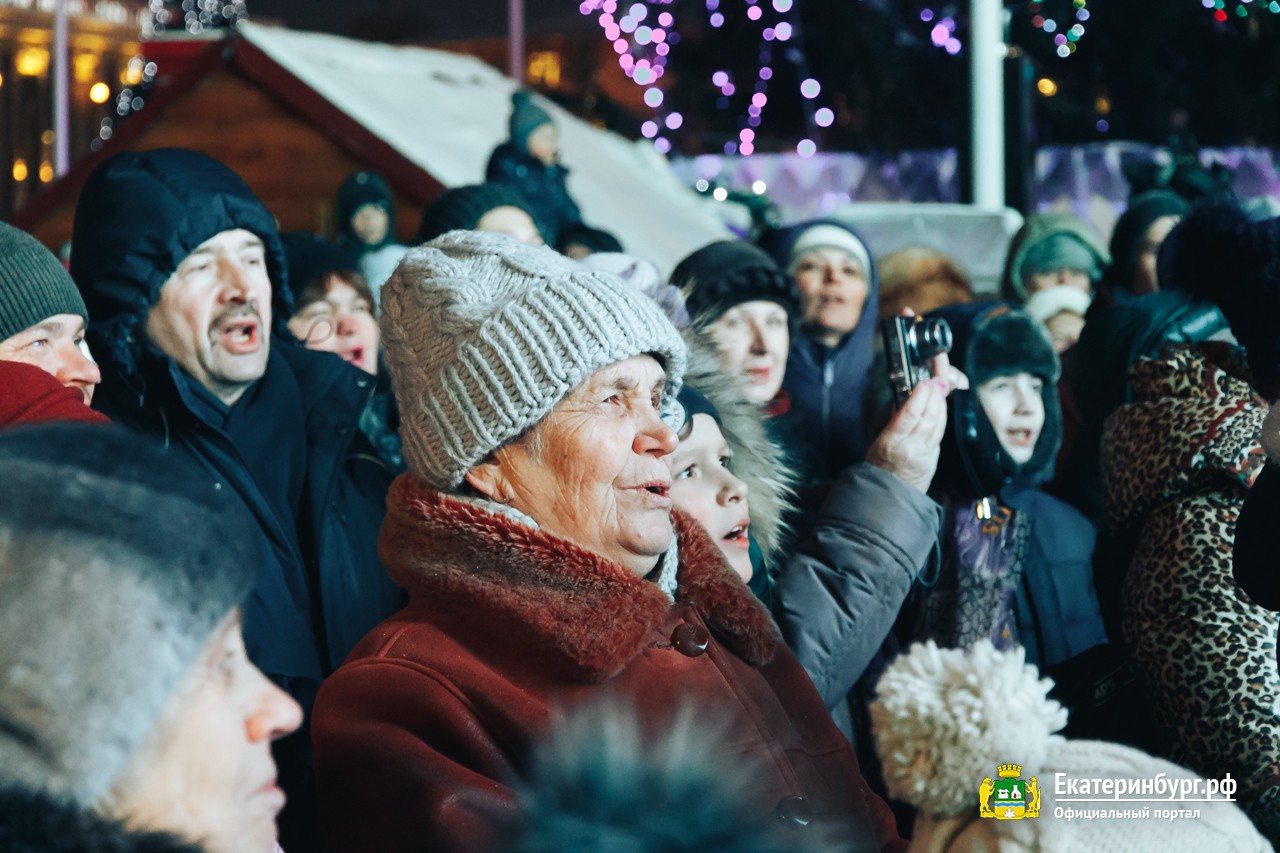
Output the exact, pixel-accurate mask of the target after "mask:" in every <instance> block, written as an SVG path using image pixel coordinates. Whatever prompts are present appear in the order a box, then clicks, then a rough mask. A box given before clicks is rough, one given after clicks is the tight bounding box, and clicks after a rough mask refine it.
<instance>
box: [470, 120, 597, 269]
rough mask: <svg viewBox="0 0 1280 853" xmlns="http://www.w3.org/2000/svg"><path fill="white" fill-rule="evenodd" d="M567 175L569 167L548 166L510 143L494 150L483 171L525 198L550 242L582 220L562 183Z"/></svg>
mask: <svg viewBox="0 0 1280 853" xmlns="http://www.w3.org/2000/svg"><path fill="white" fill-rule="evenodd" d="M568 176H569V170H568V169H566V168H565V167H564V166H561V165H560V164H559V163H556V164H555V165H554V166H548V165H546V164H544V163H543V162H542V161H541V160H539V159H538V158H536V157H534V156H533V155H532V154H530V153H529V152H527V151H525V150H523V149H521V148H517V147H516V146H515V144H513V143H511V142H504V143H502V144H501V145H499V146H498V147H497V148H495V149H494V150H493V154H491V155H490V156H489V165H488V167H487V168H486V169H485V173H484V179H485V180H486V181H489V182H491V183H495V184H505V185H507V186H509V187H512V188H513V189H515V190H518V191H519V192H520V194H521V195H523V196H524V197H525V200H526V201H528V202H529V204H530V206H532V207H533V209H534V213H535V214H536V215H535V217H534V218H535V219H536V220H537V221H538V224H539V225H540V226H542V229H543V231H544V234H545V236H546V238H547V242H548V243H550V244H551V245H555V244H556V241H557V240H559V239H560V232H561V231H563V230H564V229H565V228H566V227H568V226H570V225H575V224H577V223H580V222H582V212H581V211H580V210H578V204H577V202H575V201H574V200H573V196H571V195H569V188H568V187H567V186H566V184H565V180H566V179H567V178H568Z"/></svg>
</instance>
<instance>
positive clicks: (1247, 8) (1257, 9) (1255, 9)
mask: <svg viewBox="0 0 1280 853" xmlns="http://www.w3.org/2000/svg"><path fill="white" fill-rule="evenodd" d="M1200 5H1201V6H1203V7H1204V8H1206V9H1209V10H1212V12H1213V18H1214V20H1216V21H1217V22H1218V23H1220V24H1225V23H1226V22H1227V21H1228V20H1229V19H1230V18H1231V16H1232V15H1233V14H1234V15H1235V16H1236V17H1238V18H1247V17H1249V14H1250V13H1251V12H1252V13H1256V14H1259V15H1260V14H1262V13H1263V12H1270V13H1271V14H1273V15H1280V2H1276V0H1271V2H1270V3H1268V2H1265V0H1256V2H1255V0H1234V3H1233V4H1232V5H1233V6H1234V9H1233V10H1232V11H1231V12H1228V11H1227V5H1228V4H1227V2H1226V0H1200Z"/></svg>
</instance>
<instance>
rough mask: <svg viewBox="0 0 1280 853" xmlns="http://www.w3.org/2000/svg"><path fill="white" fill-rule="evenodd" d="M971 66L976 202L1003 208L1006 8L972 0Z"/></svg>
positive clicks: (997, 2)
mask: <svg viewBox="0 0 1280 853" xmlns="http://www.w3.org/2000/svg"><path fill="white" fill-rule="evenodd" d="M969 21H970V28H971V31H970V43H969V69H970V78H969V79H970V91H971V99H972V104H973V117H972V122H973V126H972V128H971V130H972V143H973V145H972V148H973V151H972V157H973V161H972V166H973V172H972V174H973V203H974V205H975V206H977V207H983V208H999V207H1003V206H1004V203H1005V192H1004V142H1005V140H1004V57H1005V44H1004V8H1003V4H1002V2H1001V0H970V4H969Z"/></svg>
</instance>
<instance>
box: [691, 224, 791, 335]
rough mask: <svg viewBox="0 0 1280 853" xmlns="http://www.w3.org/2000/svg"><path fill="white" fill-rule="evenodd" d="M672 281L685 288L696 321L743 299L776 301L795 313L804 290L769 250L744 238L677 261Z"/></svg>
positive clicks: (711, 317)
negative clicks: (781, 267)
mask: <svg viewBox="0 0 1280 853" xmlns="http://www.w3.org/2000/svg"><path fill="white" fill-rule="evenodd" d="M671 284H672V285H673V286H675V287H678V288H680V289H681V290H683V291H684V292H685V306H686V307H687V308H688V309H689V316H690V317H691V318H693V320H694V322H696V323H707V322H710V321H712V320H714V319H716V318H717V317H719V316H720V315H721V314H723V313H724V312H725V311H728V310H729V309H730V308H733V307H734V306H735V305H740V304H742V303H743V302H753V301H756V300H763V301H766V302H776V303H777V304H779V305H781V306H782V307H783V308H785V309H786V311H787V314H789V315H791V316H794V315H795V314H796V312H797V311H798V310H799V305H800V294H799V292H798V291H797V290H796V285H795V282H794V281H792V279H791V276H789V275H787V274H786V273H785V272H783V271H782V270H781V269H779V268H778V265H777V263H776V262H775V261H774V260H773V258H771V257H770V256H769V254H768V253H767V252H765V251H764V250H763V249H761V248H759V247H758V246H753V245H752V244H751V243H745V242H742V241H740V240H720V241H717V242H715V243H712V244H710V245H708V246H703V247H702V248H701V249H698V250H697V251H696V252H694V253H693V254H691V255H689V256H688V257H687V258H685V259H684V260H683V261H681V262H680V263H679V264H677V265H676V268H675V271H674V272H672V273H671Z"/></svg>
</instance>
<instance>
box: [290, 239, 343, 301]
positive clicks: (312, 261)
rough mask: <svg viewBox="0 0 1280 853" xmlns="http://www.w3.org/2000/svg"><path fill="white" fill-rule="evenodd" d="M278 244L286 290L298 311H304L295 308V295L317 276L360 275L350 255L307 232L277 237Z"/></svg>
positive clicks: (296, 299)
mask: <svg viewBox="0 0 1280 853" xmlns="http://www.w3.org/2000/svg"><path fill="white" fill-rule="evenodd" d="M280 242H281V243H283V244H284V254H285V258H286V260H287V262H288V268H289V282H290V285H291V288H290V289H291V291H292V293H293V302H294V305H295V307H296V308H298V309H301V308H304V307H306V306H303V305H299V304H298V295H299V294H300V293H302V291H304V290H306V289H307V287H309V286H310V285H311V284H312V283H313V282H314V281H316V280H317V279H319V278H320V277H321V276H325V275H328V274H330V273H335V272H336V273H355V274H357V275H359V274H360V262H359V261H358V260H357V259H356V256H355V255H354V254H353V253H351V252H349V251H347V250H346V249H344V248H342V247H341V246H339V245H337V244H335V243H330V242H329V241H328V240H325V239H323V238H320V237H317V236H316V235H314V234H312V233H310V232H309V231H293V232H291V233H289V234H281V235H280Z"/></svg>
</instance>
